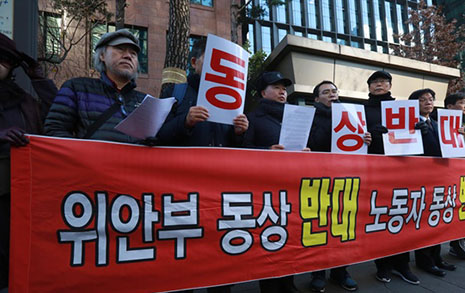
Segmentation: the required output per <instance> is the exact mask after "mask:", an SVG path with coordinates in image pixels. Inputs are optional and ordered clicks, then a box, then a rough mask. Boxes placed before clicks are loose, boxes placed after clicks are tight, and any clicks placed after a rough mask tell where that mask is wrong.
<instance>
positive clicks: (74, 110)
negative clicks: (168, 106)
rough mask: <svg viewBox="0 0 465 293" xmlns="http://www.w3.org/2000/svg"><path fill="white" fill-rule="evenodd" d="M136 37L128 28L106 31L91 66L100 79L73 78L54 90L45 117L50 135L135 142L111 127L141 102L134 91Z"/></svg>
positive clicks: (137, 65)
mask: <svg viewBox="0 0 465 293" xmlns="http://www.w3.org/2000/svg"><path fill="white" fill-rule="evenodd" d="M139 51H140V47H139V44H138V39H137V38H136V37H135V36H134V35H133V34H132V33H130V32H129V31H128V30H124V29H123V30H118V31H116V32H111V33H107V34H105V35H103V36H102V38H100V40H99V41H98V43H97V45H96V46H95V54H94V57H93V59H94V66H95V69H96V70H98V71H99V72H100V79H95V78H73V79H70V80H68V81H66V82H65V83H64V84H63V86H62V87H61V89H60V91H59V92H58V94H57V96H56V98H55V101H54V102H53V104H52V106H51V108H50V112H49V114H48V116H47V119H46V120H45V133H46V134H47V135H51V136H59V137H75V138H86V139H87V138H88V139H98V140H109V141H118V142H127V143H135V142H136V141H137V139H135V138H132V137H130V136H127V135H125V134H123V133H121V132H119V131H117V130H115V129H114V127H115V126H116V125H117V124H118V123H119V122H120V121H121V120H123V119H124V118H125V117H126V116H127V115H128V114H129V113H130V112H132V111H133V110H134V109H135V108H136V107H137V105H138V104H140V103H141V102H142V100H143V99H144V97H145V94H143V93H141V92H138V91H136V90H135V88H136V83H135V79H136V78H137V72H138V69H139V62H138V59H137V53H139Z"/></svg>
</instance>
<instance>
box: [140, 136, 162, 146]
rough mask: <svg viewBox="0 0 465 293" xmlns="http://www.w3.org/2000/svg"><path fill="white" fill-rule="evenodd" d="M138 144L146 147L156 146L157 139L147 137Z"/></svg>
mask: <svg viewBox="0 0 465 293" xmlns="http://www.w3.org/2000/svg"><path fill="white" fill-rule="evenodd" d="M139 143H140V144H143V145H146V146H156V145H157V144H158V138H156V137H155V136H151V137H147V138H145V139H144V140H141V141H140V142H139Z"/></svg>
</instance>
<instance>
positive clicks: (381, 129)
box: [368, 124, 388, 135]
mask: <svg viewBox="0 0 465 293" xmlns="http://www.w3.org/2000/svg"><path fill="white" fill-rule="evenodd" d="M368 131H369V132H370V133H371V134H375V135H381V134H383V133H388V129H387V128H386V127H384V126H383V125H381V124H376V125H375V126H373V127H372V128H370V129H368Z"/></svg>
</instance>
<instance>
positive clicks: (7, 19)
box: [0, 0, 14, 39]
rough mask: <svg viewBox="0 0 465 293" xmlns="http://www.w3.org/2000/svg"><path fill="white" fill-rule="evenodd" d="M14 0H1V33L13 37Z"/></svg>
mask: <svg viewBox="0 0 465 293" xmlns="http://www.w3.org/2000/svg"><path fill="white" fill-rule="evenodd" d="M13 4H14V0H0V33H2V34H4V35H6V36H8V37H9V38H10V39H13V13H14V12H13Z"/></svg>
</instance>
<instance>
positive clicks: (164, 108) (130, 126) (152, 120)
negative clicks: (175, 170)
mask: <svg viewBox="0 0 465 293" xmlns="http://www.w3.org/2000/svg"><path fill="white" fill-rule="evenodd" d="M175 101H176V99H175V98H166V99H157V98H154V97H152V96H151V95H146V96H145V98H144V100H143V101H142V103H141V104H140V105H139V107H137V108H136V109H135V110H134V111H132V112H131V113H130V114H129V115H128V117H126V119H124V120H123V121H121V122H120V123H118V125H116V126H115V129H116V130H119V131H121V132H123V133H125V134H127V135H129V136H132V137H135V138H139V139H145V138H147V137H153V136H155V135H157V133H158V131H159V130H160V128H161V126H162V125H163V122H165V120H166V117H168V114H169V112H170V110H171V107H172V106H173V104H174V102H175Z"/></svg>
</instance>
